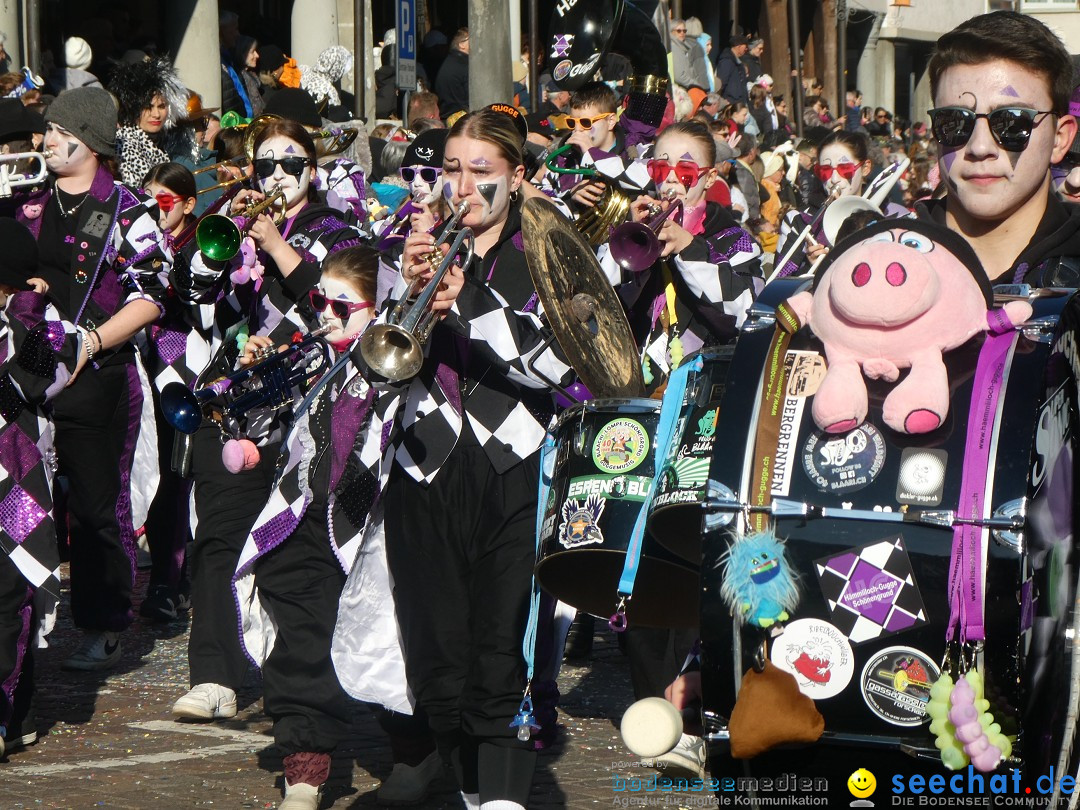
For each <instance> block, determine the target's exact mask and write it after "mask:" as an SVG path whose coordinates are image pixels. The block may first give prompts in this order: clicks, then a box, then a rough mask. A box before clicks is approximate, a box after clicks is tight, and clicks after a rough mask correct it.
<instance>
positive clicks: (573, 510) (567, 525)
mask: <svg viewBox="0 0 1080 810" xmlns="http://www.w3.org/2000/svg"><path fill="white" fill-rule="evenodd" d="M602 514H604V499H603V498H601V497H600V496H599V495H590V496H589V497H587V498H586V499H585V500H584V501H579V500H577V499H575V498H567V499H566V500H565V501H563V505H562V523H561V524H560V526H559V544H560V545H561V546H562V547H563V548H568V549H569V548H580V547H581V546H587V545H590V544H592V543H603V542H604V532H603V531H602V530H601V529H600V516H601V515H602Z"/></svg>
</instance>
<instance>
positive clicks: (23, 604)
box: [0, 553, 37, 733]
mask: <svg viewBox="0 0 1080 810" xmlns="http://www.w3.org/2000/svg"><path fill="white" fill-rule="evenodd" d="M33 595H34V590H33V588H32V587H31V586H30V583H28V582H27V581H26V578H25V577H24V576H23V575H22V574H21V573H20V572H19V569H18V568H16V567H15V563H13V562H12V561H11V558H10V557H8V555H7V554H3V553H0V726H4V727H5V728H10V727H12V724H13V723H14V725H16V726H17V725H20V724H21V722H22V721H23V719H24V717H25V715H26V712H27V709H28V708H29V704H30V698H31V696H32V695H33V692H34V655H33V653H34V651H33V642H32V639H31V636H32V635H33V632H34V626H35V624H36V621H37V617H36V616H34V610H33V601H32V600H33ZM31 730H32V729H29V728H27V729H26V730H25V731H24V733H28V732H29V731H31Z"/></svg>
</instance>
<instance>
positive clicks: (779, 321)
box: [748, 304, 801, 532]
mask: <svg viewBox="0 0 1080 810" xmlns="http://www.w3.org/2000/svg"><path fill="white" fill-rule="evenodd" d="M800 326H801V324H800V323H799V319H798V317H796V315H795V313H794V312H792V311H791V310H790V309H788V307H787V306H785V305H784V304H780V306H778V307H777V308H776V331H775V332H774V333H773V338H772V342H771V343H770V344H769V354H768V357H767V358H766V361H765V362H766V366H765V374H764V376H763V377H762V381H761V394H760V397H761V410H760V413H759V416H758V425H757V435H756V437H755V439H754V466H753V472H752V477H751V479H750V497H749V499H748V500H749V503H750V505H751V506H758V507H761V506H768V505H769V503H770V501H771V500H772V477H773V466H774V464H775V463H776V446H777V443H778V442H779V440H780V418H781V415H782V413H783V408H784V395H785V392H786V391H787V373H786V366H785V364H784V359H785V357H786V356H787V350H788V346H789V345H791V337H792V335H794V334H795V333H796V332H798V331H799V328H800ZM768 521H769V516H768V514H767V513H765V512H754V513H752V514H751V515H750V518H749V522H750V526H749V529H750V531H753V532H763V531H765V530H766V529H767V528H768Z"/></svg>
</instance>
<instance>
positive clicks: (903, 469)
mask: <svg viewBox="0 0 1080 810" xmlns="http://www.w3.org/2000/svg"><path fill="white" fill-rule="evenodd" d="M948 459H949V454H948V453H946V452H945V451H944V450H924V449H922V448H921V447H905V448H904V452H903V454H902V455H901V456H900V478H899V480H898V481H897V482H896V500H897V502H898V503H906V504H910V505H912V506H937V505H938V504H939V503H941V494H942V492H943V491H944V489H945V464H946V462H947V461H948Z"/></svg>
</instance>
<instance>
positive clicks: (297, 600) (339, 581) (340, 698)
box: [255, 499, 352, 754]
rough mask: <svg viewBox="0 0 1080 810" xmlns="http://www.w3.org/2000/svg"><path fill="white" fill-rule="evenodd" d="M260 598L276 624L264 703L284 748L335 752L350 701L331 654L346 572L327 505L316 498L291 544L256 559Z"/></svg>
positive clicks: (287, 751) (288, 751) (265, 670)
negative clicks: (334, 543)
mask: <svg viewBox="0 0 1080 810" xmlns="http://www.w3.org/2000/svg"><path fill="white" fill-rule="evenodd" d="M255 585H256V587H258V589H259V598H260V600H261V601H262V603H263V605H264V606H265V607H266V609H267V610H268V611H269V612H270V613H271V614H272V615H273V617H274V622H275V624H276V625H277V638H276V639H275V642H274V649H273V650H272V651H271V653H270V655H269V657H268V658H267V659H266V661H265V662H264V664H263V708H264V709H265V710H266V713H267V714H269V715H270V717H272V718H273V720H274V742H276V743H277V745H278V747H279V748H281V749H282V750H283V751H284V752H285V754H293V753H298V752H302V751H304V752H307V751H313V752H329V751H333V750H334V748H335V747H336V746H337V744H338V741H339V740H341V739H342V738H343V737H344V735H345V734H346V733H347V732H348V729H349V720H350V717H351V712H352V700H351V699H350V698H349V696H348V695H346V694H345V690H344V689H342V688H341V684H340V683H339V682H338V679H337V674H336V673H335V671H334V663H333V661H332V660H331V659H330V644H331V642H332V641H333V638H334V624H335V623H336V622H337V609H338V599H339V598H340V596H341V589H342V588H344V587H345V572H344V571H342V569H341V565H340V564H339V563H338V561H337V558H336V557H335V556H334V553H333V551H331V549H330V541H329V538H328V534H327V529H326V504H325V502H320V499H316V502H314V503H312V504H311V505H310V506H309V507H308V511H307V513H306V514H305V516H304V519H303V520H302V521H301V523H300V525H299V526H298V527H297V528H296V531H294V532H293V534H292V536H290V537H289V538H288V539H287V540H285V542H283V543H282V544H281V545H279V546H278V547H277V548H275V549H274V550H273V551H271V552H269V553H268V554H266V555H265V556H263V557H262V558H260V559H259V560H258V561H257V562H256V563H255Z"/></svg>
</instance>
